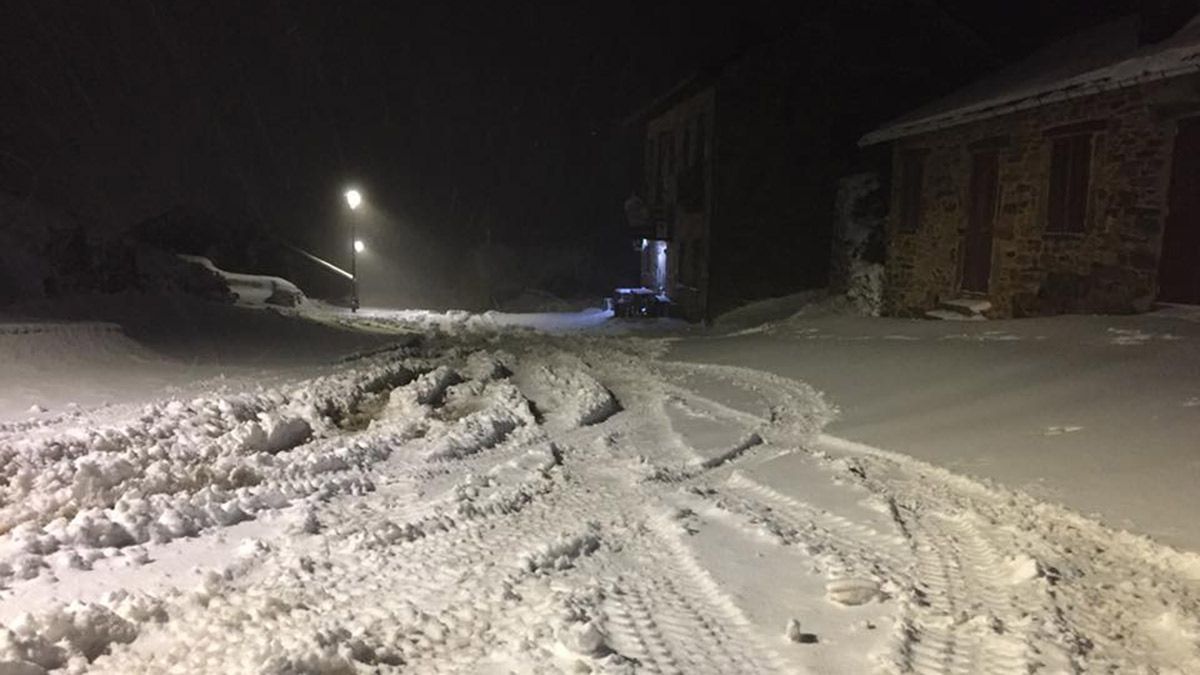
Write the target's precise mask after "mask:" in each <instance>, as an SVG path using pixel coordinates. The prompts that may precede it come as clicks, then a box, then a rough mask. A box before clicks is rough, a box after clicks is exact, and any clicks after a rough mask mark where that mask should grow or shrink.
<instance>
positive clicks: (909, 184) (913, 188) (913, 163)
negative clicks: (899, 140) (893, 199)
mask: <svg viewBox="0 0 1200 675" xmlns="http://www.w3.org/2000/svg"><path fill="white" fill-rule="evenodd" d="M925 154H926V152H925V151H924V150H905V151H904V153H903V154H902V155H901V157H900V229H901V230H903V231H905V232H916V231H917V228H918V227H919V226H920V224H921V195H922V193H923V191H924V190H923V187H924V183H925Z"/></svg>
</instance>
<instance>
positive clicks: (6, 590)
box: [0, 331, 1200, 675]
mask: <svg viewBox="0 0 1200 675" xmlns="http://www.w3.org/2000/svg"><path fill="white" fill-rule="evenodd" d="M662 351H663V349H662V345H661V344H660V343H657V342H654V341H650V340H639V339H632V338H603V339H583V338H580V337H558V338H555V337H549V336H545V335H536V334H532V333H529V332H521V333H516V332H509V333H505V332H503V331H501V332H494V333H490V334H486V335H476V336H475V337H470V336H465V335H458V336H456V337H454V338H453V339H450V338H447V337H445V336H444V335H441V336H437V335H431V336H430V337H428V338H427V339H426V340H425V341H423V342H421V343H414V344H412V345H410V346H405V347H396V348H392V349H385V350H383V351H375V352H374V353H371V354H369V355H366V356H360V357H358V358H354V359H351V360H347V361H346V362H345V363H344V367H342V368H341V369H339V370H337V371H336V372H334V373H333V374H331V375H323V376H321V377H314V378H312V379H307V380H293V381H289V382H285V383H282V384H274V383H273V384H272V386H270V387H260V388H256V389H253V390H249V389H248V390H246V391H243V392H230V391H228V390H224V391H220V392H216V391H214V392H212V393H211V395H202V396H199V397H195V398H190V399H188V400H163V401H160V402H157V403H154V404H151V405H147V406H146V407H145V408H144V409H142V410H140V411H137V412H135V413H133V414H129V415H125V416H115V417H114V416H111V415H110V416H101V415H93V416H82V417H73V418H67V419H61V418H56V419H54V420H45V421H41V422H22V423H13V424H9V425H5V426H0V622H3V624H4V626H5V628H4V629H3V631H0V673H4V674H5V675H7V674H9V673H16V674H21V675H24V674H27V673H28V674H38V673H44V672H48V671H58V672H97V673H122V674H134V673H160V672H161V673H166V672H171V673H281V674H282V673H352V672H363V673H368V672H413V673H440V672H483V673H508V672H514V673H561V672H604V673H638V672H652V673H688V674H693V673H698V674H703V673H722V674H725V673H794V672H823V673H870V672H886V673H895V672H918V673H980V672H987V673H1028V672H1046V673H1061V672H1083V671H1088V672H1120V673H1126V672H1178V673H1186V672H1200V655H1198V647H1197V640H1198V639H1200V623H1198V621H1197V618H1198V617H1200V562H1198V560H1197V558H1196V557H1194V556H1192V555H1190V554H1182V553H1178V552H1175V551H1172V550H1170V549H1167V548H1164V547H1161V546H1158V545H1156V544H1154V543H1152V542H1150V541H1149V540H1146V539H1141V538H1138V537H1135V536H1133V535H1128V534H1123V533H1117V532H1114V531H1111V530H1107V529H1105V528H1103V527H1101V526H1100V525H1098V524H1096V523H1094V522H1092V521H1090V520H1087V519H1086V518H1083V517H1081V516H1078V515H1076V514H1073V513H1070V512H1067V511H1065V510H1062V509H1060V508H1057V507H1052V506H1049V505H1047V504H1044V503H1041V502H1038V501H1036V500H1034V499H1032V498H1030V497H1027V496H1025V495H1022V494H1018V493H1010V492H1006V491H1004V490H1000V489H997V488H994V487H990V486H985V485H981V484H979V483H975V482H972V481H970V480H968V479H966V478H962V477H960V476H956V475H953V474H950V473H948V472H946V471H944V470H941V469H938V468H935V467H932V466H930V465H926V464H923V463H920V462H917V461H915V460H912V459H910V458H907V457H904V456H900V455H894V454H890V453H887V452H884V451H881V450H876V449H873V448H869V447H865V446H860V445H855V444H852V443H849V442H846V441H842V440H839V439H837V438H833V437H830V436H826V435H822V429H823V428H824V427H825V425H826V423H827V422H828V421H829V420H830V419H831V418H832V417H833V415H834V411H833V410H832V409H831V408H830V406H828V405H827V404H826V403H825V402H824V401H823V399H822V397H821V396H820V395H819V394H817V393H816V392H815V391H813V390H812V389H811V388H809V387H807V386H805V385H803V384H800V383H797V382H795V381H792V380H788V379H784V378H781V377H777V376H772V375H767V374H764V373H761V372H758V371H753V370H748V369H743V368H736V367H731V366H713V365H702V364H684V363H678V362H671V361H664V360H662V359H661V358H658V357H656V356H655V355H656V354H660V353H661V352H662Z"/></svg>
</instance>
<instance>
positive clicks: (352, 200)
mask: <svg viewBox="0 0 1200 675" xmlns="http://www.w3.org/2000/svg"><path fill="white" fill-rule="evenodd" d="M346 203H347V204H349V205H350V210H351V211H353V210H354V209H357V208H358V206H359V204H362V193H361V192H359V191H358V190H346ZM354 245H355V248H357V247H358V242H355V243H354Z"/></svg>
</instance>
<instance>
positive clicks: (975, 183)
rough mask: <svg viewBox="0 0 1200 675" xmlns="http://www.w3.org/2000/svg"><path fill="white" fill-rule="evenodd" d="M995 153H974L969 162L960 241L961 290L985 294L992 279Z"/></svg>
mask: <svg viewBox="0 0 1200 675" xmlns="http://www.w3.org/2000/svg"><path fill="white" fill-rule="evenodd" d="M999 179H1000V173H999V153H997V152H996V151H994V150H989V151H986V152H977V153H975V154H974V155H973V156H972V160H971V193H970V195H969V198H970V205H969V208H970V210H969V212H968V216H967V231H966V235H965V237H964V239H963V262H962V290H964V291H969V292H972V293H987V291H988V282H989V281H990V279H991V277H992V229H993V225H994V224H995V220H996V199H997V193H998V192H999V188H1000V185H999Z"/></svg>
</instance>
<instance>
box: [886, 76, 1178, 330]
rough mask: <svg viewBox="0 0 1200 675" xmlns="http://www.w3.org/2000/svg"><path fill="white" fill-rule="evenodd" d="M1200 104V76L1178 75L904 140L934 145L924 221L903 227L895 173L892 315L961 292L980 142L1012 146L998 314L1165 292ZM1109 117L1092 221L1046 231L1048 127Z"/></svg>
mask: <svg viewBox="0 0 1200 675" xmlns="http://www.w3.org/2000/svg"><path fill="white" fill-rule="evenodd" d="M1197 113H1200V76H1187V77H1178V78H1174V79H1170V80H1165V81H1159V82H1154V83H1147V84H1143V85H1138V86H1135V87H1130V88H1126V89H1121V90H1117V91H1112V92H1104V93H1097V94H1094V95H1091V96H1087V97H1082V98H1076V99H1073V100H1068V101H1062V102H1057V103H1050V104H1046V105H1042V106H1040V107H1036V108H1032V109H1028V110H1024V111H1021V112H1015V113H1009V114H1007V115H1004V116H1001V117H996V118H992V119H988V120H982V121H979V122H974V123H968V124H964V125H962V126H956V127H951V128H948V129H944V130H941V131H935V132H929V133H926V134H922V135H919V136H913V137H909V138H905V139H903V140H901V141H898V142H897V143H896V146H895V151H894V155H893V157H894V165H893V166H894V172H895V175H896V177H897V178H899V177H900V176H899V172H900V171H901V170H902V169H901V167H902V162H901V157H902V156H903V153H904V152H905V151H906V150H921V151H925V152H927V155H926V157H925V168H924V181H923V184H922V188H921V195H922V196H921V204H920V209H919V218H918V226H917V228H916V231H915V232H905V231H901V229H900V226H899V220H898V219H899V214H900V211H901V209H900V208H899V204H900V200H901V199H902V198H903V197H902V195H901V187H900V186H901V185H902V181H901V180H893V181H892V184H893V194H892V209H891V215H890V217H889V223H888V226H887V229H888V255H887V280H888V282H887V290H886V292H885V299H884V307H885V312H887V313H889V314H892V315H900V316H916V315H920V314H922V313H923V312H925V311H926V310H928V309H931V308H933V307H935V306H936V305H937V304H938V303H939V302H941V301H945V300H949V299H953V298H956V297H959V296H960V295H961V294H960V292H959V284H960V275H961V266H962V249H963V233H964V231H965V230H966V227H967V220H968V212H969V211H968V209H969V194H968V193H969V188H970V180H971V176H970V174H971V153H972V150H971V148H972V147H973V146H974V145H975V144H976V143H979V142H985V143H988V144H990V145H992V146H993V147H996V146H998V147H1000V148H1001V149H1000V154H999V197H998V202H997V207H996V208H997V211H996V216H995V221H994V231H993V244H992V269H991V279H990V284H989V291H988V293H987V299H988V300H990V301H991V303H992V305H993V310H992V312H991V313H990V314H991V315H993V316H1030V315H1041V314H1057V313H1063V312H1104V313H1129V312H1137V311H1145V310H1147V309H1149V308H1150V306H1151V305H1152V303H1153V301H1154V298H1155V296H1156V294H1157V274H1158V259H1159V249H1160V246H1161V239H1162V230H1163V224H1164V217H1165V214H1166V209H1167V203H1168V202H1167V191H1168V187H1169V185H1168V183H1169V180H1170V172H1171V155H1172V150H1173V140H1174V135H1175V128H1176V120H1177V119H1179V118H1180V117H1185V116H1189V115H1195V114H1197ZM1089 122H1090V123H1096V122H1099V123H1101V124H1100V125H1098V126H1099V129H1098V131H1097V132H1096V134H1095V136H1094V137H1093V138H1094V144H1093V152H1092V161H1091V180H1090V185H1089V189H1088V196H1087V211H1086V218H1085V223H1086V224H1085V228H1084V231H1083V232H1079V233H1058V232H1047V231H1046V225H1045V223H1046V219H1047V215H1046V214H1047V208H1048V207H1047V201H1048V199H1047V192H1048V190H1049V183H1050V176H1049V174H1050V163H1051V157H1050V155H1051V139H1049V138H1048V137H1047V135H1046V132H1047V131H1048V130H1051V129H1054V128H1058V127H1062V126H1064V125H1068V124H1074V123H1089Z"/></svg>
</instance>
